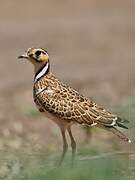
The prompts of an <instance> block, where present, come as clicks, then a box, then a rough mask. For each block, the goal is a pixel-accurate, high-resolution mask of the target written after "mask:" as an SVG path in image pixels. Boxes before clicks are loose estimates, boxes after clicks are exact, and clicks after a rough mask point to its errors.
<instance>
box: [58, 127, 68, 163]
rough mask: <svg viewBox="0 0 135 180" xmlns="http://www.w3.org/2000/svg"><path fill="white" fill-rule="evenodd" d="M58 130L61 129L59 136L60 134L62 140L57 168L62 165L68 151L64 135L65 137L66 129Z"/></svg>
mask: <svg viewBox="0 0 135 180" xmlns="http://www.w3.org/2000/svg"><path fill="white" fill-rule="evenodd" d="M60 129H61V134H62V139H63V151H62V155H61V158H60V161H59V166H60V165H61V164H62V162H63V160H64V157H65V154H66V152H67V150H68V144H67V140H66V135H65V131H66V129H65V128H64V127H61V128H60Z"/></svg>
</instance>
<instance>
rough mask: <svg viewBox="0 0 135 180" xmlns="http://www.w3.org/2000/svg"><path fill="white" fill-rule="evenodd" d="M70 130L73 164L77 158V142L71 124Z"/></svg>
mask: <svg viewBox="0 0 135 180" xmlns="http://www.w3.org/2000/svg"><path fill="white" fill-rule="evenodd" d="M67 130H68V133H69V136H70V139H71V147H72V165H73V163H74V159H75V153H76V142H75V139H74V137H73V135H72V131H71V127H70V126H69V127H68V128H67Z"/></svg>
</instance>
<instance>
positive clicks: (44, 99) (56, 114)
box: [19, 48, 131, 164]
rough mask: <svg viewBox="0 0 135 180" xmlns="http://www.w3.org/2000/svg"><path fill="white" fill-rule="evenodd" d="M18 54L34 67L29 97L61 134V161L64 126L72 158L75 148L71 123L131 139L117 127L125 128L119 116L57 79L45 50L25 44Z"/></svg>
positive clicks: (64, 144) (63, 154)
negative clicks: (31, 95) (27, 46)
mask: <svg viewBox="0 0 135 180" xmlns="http://www.w3.org/2000/svg"><path fill="white" fill-rule="evenodd" d="M19 58H26V59H28V60H29V61H30V62H31V63H32V64H33V65H34V68H35V78H34V87H33V97H34V102H35V103H36V105H37V107H38V109H39V111H40V112H44V113H45V115H47V116H49V117H50V118H51V119H52V120H53V121H54V122H56V123H57V124H58V126H59V127H60V130H61V134H62V138H63V153H62V156H61V160H60V163H59V164H61V163H62V161H63V159H64V156H65V153H66V151H67V146H68V145H67V140H66V136H65V131H66V130H67V131H68V133H69V136H70V139H71V147H72V159H74V155H75V151H76V143H75V140H74V137H73V135H72V132H71V125H72V124H75V123H78V124H83V125H88V126H94V125H95V126H98V127H101V128H104V129H106V130H108V131H111V132H112V133H114V134H116V135H117V136H118V137H119V138H121V139H123V140H124V141H128V142H131V141H130V140H129V139H128V138H127V137H126V136H125V135H124V134H123V133H122V132H120V131H119V130H118V129H117V127H121V128H125V129H128V128H127V127H126V126H125V125H123V124H124V123H126V122H128V121H127V120H123V119H121V118H120V117H118V116H117V115H114V114H112V113H110V112H108V111H106V110H105V109H104V108H102V107H100V106H98V105H97V104H96V103H95V102H93V101H92V100H90V99H89V98H87V97H85V96H83V95H81V94H80V93H78V92H77V91H76V90H74V89H72V88H71V87H69V86H67V85H66V84H64V83H63V82H61V81H59V80H58V79H57V78H56V77H55V76H54V75H53V74H52V72H50V61H49V55H48V53H47V51H45V50H44V49H41V48H29V49H28V50H27V52H26V53H25V54H24V55H21V56H20V57H19Z"/></svg>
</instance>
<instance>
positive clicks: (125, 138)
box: [97, 125, 131, 143]
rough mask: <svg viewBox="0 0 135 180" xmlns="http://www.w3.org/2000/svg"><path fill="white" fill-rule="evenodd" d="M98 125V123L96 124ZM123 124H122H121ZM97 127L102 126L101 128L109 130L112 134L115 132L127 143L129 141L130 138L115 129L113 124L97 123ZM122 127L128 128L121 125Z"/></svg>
mask: <svg viewBox="0 0 135 180" xmlns="http://www.w3.org/2000/svg"><path fill="white" fill-rule="evenodd" d="M97 126H98V125H97ZM118 126H120V127H121V125H118ZM122 126H123V125H122ZM99 127H101V128H103V129H105V130H107V131H111V132H112V133H113V134H115V135H116V136H118V137H119V138H120V139H121V140H123V141H126V142H128V143H131V140H130V139H129V138H128V137H127V136H126V135H125V134H123V133H122V132H121V131H119V130H118V129H116V128H115V127H114V126H103V125H102V126H101V125H99ZM123 128H126V129H128V128H127V127H125V126H124V127H123Z"/></svg>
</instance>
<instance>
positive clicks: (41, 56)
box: [18, 48, 49, 66]
mask: <svg viewBox="0 0 135 180" xmlns="http://www.w3.org/2000/svg"><path fill="white" fill-rule="evenodd" d="M18 58H20V59H23V58H24V59H28V60H29V61H30V62H31V63H32V64H33V65H35V66H36V65H39V64H45V63H47V62H48V61H49V55H48V53H47V51H46V50H44V49H42V48H28V50H27V51H26V52H25V53H24V54H22V55H20V56H19V57H18Z"/></svg>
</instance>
